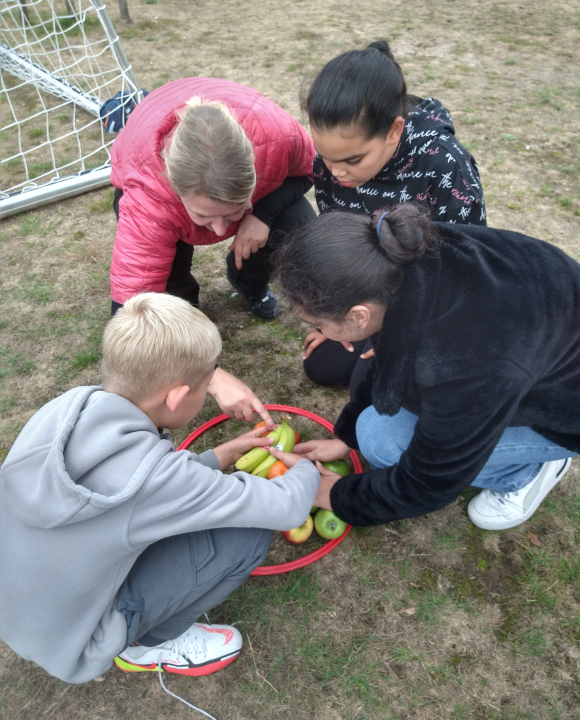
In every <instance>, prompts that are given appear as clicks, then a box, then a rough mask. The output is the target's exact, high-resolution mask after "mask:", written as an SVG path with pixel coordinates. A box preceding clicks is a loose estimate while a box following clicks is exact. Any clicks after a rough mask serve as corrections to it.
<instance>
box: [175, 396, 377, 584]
mask: <svg viewBox="0 0 580 720" xmlns="http://www.w3.org/2000/svg"><path fill="white" fill-rule="evenodd" d="M264 407H265V408H266V410H271V411H273V412H274V411H276V412H289V413H292V415H301V416H302V417H305V418H308V419H309V420H314V422H317V423H318V424H319V425H322V427H324V428H326V429H327V430H330V432H333V431H334V425H333V424H332V423H330V422H328V420H325V419H324V418H323V417H320V415H317V414H316V413H313V412H310V411H309V410H302V409H301V408H296V407H292V406H291V405H265V406H264ZM227 419H228V416H227V415H225V414H223V415H218V416H217V417H214V418H213V419H212V420H208V421H207V422H206V423H204V424H203V425H201V426H200V427H198V428H197V430H194V431H193V432H192V433H191V435H189V436H188V437H186V438H185V440H184V441H183V442H182V443H181V445H180V446H179V447H178V448H177V449H178V450H187V448H188V447H189V446H190V445H191V443H192V442H193V441H194V440H197V438H198V437H200V436H201V435H203V434H204V432H206V431H207V430H209V429H210V428H212V427H215V426H216V425H219V424H220V423H223V422H225V421H226V420H227ZM350 459H351V460H352V464H353V467H354V470H355V472H357V473H360V472H362V471H363V468H362V465H361V462H360V460H359V457H358V455H357V453H356V450H352V451H351V453H350ZM351 529H352V525H347V526H346V530H345V531H344V532H343V533H342V535H341V536H340V537H339V538H335V539H334V540H329V541H328V542H327V543H325V544H324V545H323V546H322V547H321V548H318V550H315V551H314V552H311V553H309V554H308V555H304V557H301V558H299V559H298V560H292V561H291V562H286V563H281V564H280V565H262V566H261V567H257V568H256V569H255V570H253V571H252V572H251V573H250V574H251V575H280V574H281V573H286V572H290V571H291V570H298V569H299V568H303V567H306V565H311V564H312V563H314V562H316V561H317V560H320V558H322V557H324V556H325V555H328V553H329V552H331V551H332V550H334V548H335V547H336V546H337V545H340V543H341V542H342V541H343V540H344V538H345V537H346V536H347V535H348V534H349V532H350V531H351Z"/></svg>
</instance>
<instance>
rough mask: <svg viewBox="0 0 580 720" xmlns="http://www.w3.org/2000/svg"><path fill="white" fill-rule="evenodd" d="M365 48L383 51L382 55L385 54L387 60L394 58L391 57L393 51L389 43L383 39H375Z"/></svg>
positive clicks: (393, 59)
mask: <svg viewBox="0 0 580 720" xmlns="http://www.w3.org/2000/svg"><path fill="white" fill-rule="evenodd" d="M367 50H378V51H379V52H381V53H383V55H386V56H387V57H388V58H389V60H392V61H393V62H395V58H394V57H393V53H392V52H391V48H390V47H389V43H388V42H386V41H385V40H376V41H375V42H372V43H371V44H370V45H369V46H368V47H367Z"/></svg>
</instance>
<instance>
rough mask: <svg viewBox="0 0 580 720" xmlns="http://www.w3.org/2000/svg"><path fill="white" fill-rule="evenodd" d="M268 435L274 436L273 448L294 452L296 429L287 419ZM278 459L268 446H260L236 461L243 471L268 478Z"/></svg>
mask: <svg viewBox="0 0 580 720" xmlns="http://www.w3.org/2000/svg"><path fill="white" fill-rule="evenodd" d="M266 437H271V438H273V443H272V448H275V449H276V450H280V451H282V452H292V450H293V449H294V445H295V444H296V435H295V433H294V430H292V428H291V427H290V425H288V422H287V421H286V420H284V421H283V422H282V424H281V425H280V426H279V427H277V428H276V429H275V430H274V431H272V432H270V433H268V434H267V436H266ZM276 461H277V458H275V457H274V456H273V455H272V454H271V453H270V450H269V449H268V448H262V447H259V448H254V449H253V450H250V452H249V453H246V454H245V455H243V456H242V457H241V458H240V459H239V460H238V462H237V463H236V468H237V469H238V470H241V471H242V472H247V473H251V474H252V475H258V476H259V477H263V478H266V477H268V473H269V472H270V468H271V467H272V465H274V463H275V462H276Z"/></svg>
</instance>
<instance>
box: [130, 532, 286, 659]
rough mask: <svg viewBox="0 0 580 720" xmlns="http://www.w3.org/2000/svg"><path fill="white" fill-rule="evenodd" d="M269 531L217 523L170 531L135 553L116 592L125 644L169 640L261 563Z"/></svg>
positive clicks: (270, 534) (265, 550)
mask: <svg viewBox="0 0 580 720" xmlns="http://www.w3.org/2000/svg"><path fill="white" fill-rule="evenodd" d="M271 542H272V531H271V530H258V529H254V528H221V529H217V530H202V531H200V532H192V533H186V534H184V535H174V536H173V537H168V538H165V539H163V540H159V541H158V542H156V543H153V544H152V545H150V546H149V547H148V548H147V549H146V550H144V551H143V553H142V554H141V555H140V556H139V557H138V558H137V561H136V562H135V564H134V565H133V567H132V568H131V570H130V572H129V574H128V575H127V577H126V578H125V581H124V582H123V584H122V585H121V587H120V588H119V592H118V593H117V603H116V607H117V610H118V611H119V612H122V613H123V614H124V615H125V619H126V620H127V645H130V644H131V643H132V642H133V641H134V640H139V642H140V643H141V644H142V645H147V646H153V645H160V644H161V643H163V642H165V641H166V640H173V639H175V638H176V637H178V636H179V635H181V634H182V633H184V632H185V631H186V630H187V628H188V627H190V626H191V625H193V623H194V622H195V621H196V620H197V619H198V618H200V617H201V616H202V615H203V613H204V612H207V611H208V610H210V609H211V608H213V607H215V606H216V605H218V604H219V603H220V602H222V600H225V599H226V598H227V597H228V595H230V594H231V593H232V592H233V591H234V590H235V589H236V588H237V587H239V586H240V585H241V584H242V583H243V582H244V581H245V580H246V579H247V578H248V576H249V574H250V573H251V572H252V570H253V569H254V568H255V567H257V566H258V565H260V564H261V563H262V561H263V560H264V557H265V556H266V553H267V552H268V548H269V547H270V544H271Z"/></svg>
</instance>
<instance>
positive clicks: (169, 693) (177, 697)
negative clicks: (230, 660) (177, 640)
mask: <svg viewBox="0 0 580 720" xmlns="http://www.w3.org/2000/svg"><path fill="white" fill-rule="evenodd" d="M204 615H205V619H206V620H207V623H208V625H211V622H210V620H209V618H208V616H207V613H204ZM194 640H197V637H195V638H194ZM187 642H188V641H184V643H183V645H184V646H186V644H187ZM198 645H199V643H198ZM201 646H202V649H203V652H204V657H205V656H206V655H207V645H206V644H205V640H204V641H203V643H202V644H201ZM196 658H197V655H196ZM159 661H161V656H159ZM162 672H163V671H162V670H161V662H158V663H157V674H158V675H159V683H160V685H161V687H162V688H163V689H164V690H165V692H166V693H167V694H168V695H171V697H174V698H175V699H176V700H179V701H181V702H182V703H183V704H184V705H187V707H190V708H191V709H192V710H197V712H198V713H201V714H202V715H205V716H206V717H208V718H209V719H210V720H216V719H215V718H214V716H213V715H210V714H209V713H206V711H205V710H202V709H201V708H198V707H195V705H192V704H191V703H188V702H187V700H184V699H183V698H182V697H179V695H176V694H175V693H172V692H171V690H168V689H167V687H166V686H165V683H164V682H163V675H162Z"/></svg>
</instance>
